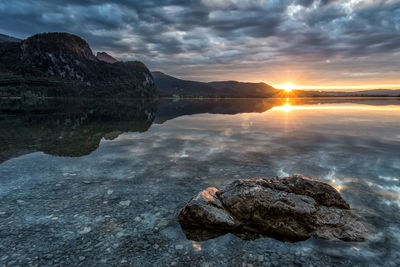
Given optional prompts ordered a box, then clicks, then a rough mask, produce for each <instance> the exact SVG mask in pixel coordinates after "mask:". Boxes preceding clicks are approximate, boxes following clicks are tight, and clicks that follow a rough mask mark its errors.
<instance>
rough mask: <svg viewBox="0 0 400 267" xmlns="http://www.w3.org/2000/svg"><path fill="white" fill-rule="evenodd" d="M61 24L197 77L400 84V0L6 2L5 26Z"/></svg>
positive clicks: (328, 85) (21, 31)
mask: <svg viewBox="0 0 400 267" xmlns="http://www.w3.org/2000/svg"><path fill="white" fill-rule="evenodd" d="M54 31H57V32H69V33H72V34H76V35H79V36H81V37H82V38H84V39H85V40H86V41H88V43H89V44H90V46H91V47H92V49H93V50H94V51H95V52H97V51H105V52H107V53H109V54H111V55H112V56H114V57H116V58H117V59H120V60H140V61H142V62H144V63H145V64H146V65H147V66H148V67H149V68H150V69H151V70H159V71H163V72H165V73H167V74H170V75H173V76H176V77H179V78H184V79H190V80H198V81H215V80H238V81H248V82H260V81H262V82H266V83H268V84H271V85H273V86H275V87H278V88H279V87H284V86H287V84H292V85H293V87H294V88H305V89H317V90H319V89H330V90H356V89H357V90H358V89H371V88H400V0H346V1H344V0H343V1H342V0H281V1H277V0H164V1H157V0H130V1H129V0H125V1H123V0H117V1H109V0H70V1H67V0H1V1H0V33H3V34H7V35H11V36H14V37H18V38H27V37H28V36H30V35H33V34H35V33H40V32H54Z"/></svg>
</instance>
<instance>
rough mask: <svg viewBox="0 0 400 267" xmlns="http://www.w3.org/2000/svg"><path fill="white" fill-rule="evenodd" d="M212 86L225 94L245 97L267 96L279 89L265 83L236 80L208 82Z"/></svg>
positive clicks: (274, 93)
mask: <svg viewBox="0 0 400 267" xmlns="http://www.w3.org/2000/svg"><path fill="white" fill-rule="evenodd" d="M208 84H209V85H211V86H212V87H213V88H215V89H217V90H219V91H221V92H222V93H224V94H227V95H237V96H242V95H243V96H245V97H269V96H273V95H276V94H277V93H278V92H279V91H278V90H277V89H275V88H274V87H272V86H270V85H268V84H266V83H262V82H260V83H247V82H237V81H225V82H209V83H208Z"/></svg>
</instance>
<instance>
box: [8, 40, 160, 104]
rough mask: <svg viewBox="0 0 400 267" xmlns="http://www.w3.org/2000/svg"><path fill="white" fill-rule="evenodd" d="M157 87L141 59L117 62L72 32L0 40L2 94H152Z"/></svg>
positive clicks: (105, 95)
mask: <svg viewBox="0 0 400 267" xmlns="http://www.w3.org/2000/svg"><path fill="white" fill-rule="evenodd" d="M155 94H156V86H155V84H154V82H153V78H152V75H151V73H150V71H149V70H148V69H147V67H146V66H145V65H144V64H143V63H141V62H138V61H128V62H116V63H113V64H110V63H107V62H104V61H102V60H99V59H98V58H96V56H94V54H93V52H92V50H91V48H90V46H89V45H88V43H87V42H86V41H85V40H83V39H82V38H80V37H78V36H76V35H72V34H68V33H43V34H36V35H33V36H31V37H29V38H28V39H26V40H23V41H19V42H7V43H0V96H57V97H152V96H155Z"/></svg>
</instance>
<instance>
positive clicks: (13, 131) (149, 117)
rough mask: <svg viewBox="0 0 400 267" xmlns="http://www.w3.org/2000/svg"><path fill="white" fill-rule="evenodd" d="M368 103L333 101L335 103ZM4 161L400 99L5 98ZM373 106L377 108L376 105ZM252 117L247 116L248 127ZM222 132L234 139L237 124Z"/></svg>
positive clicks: (0, 154)
mask: <svg viewBox="0 0 400 267" xmlns="http://www.w3.org/2000/svg"><path fill="white" fill-rule="evenodd" d="M349 101H351V102H352V103H362V104H365V105H353V106H351V105H344V106H343V105H342V106H340V105H334V103H346V102H349ZM0 103H1V105H0V128H1V129H2V131H1V133H0V162H3V161H5V160H7V159H10V158H12V157H15V156H19V155H23V154H26V153H30V152H34V151H41V152H45V153H47V154H50V155H57V156H69V157H79V156H84V155H87V154H90V153H91V152H92V151H94V150H95V149H96V148H97V147H98V146H99V143H100V141H101V139H102V138H104V139H106V140H112V139H114V138H116V137H118V136H119V135H120V134H121V133H124V132H145V131H147V130H148V129H149V128H150V127H151V125H152V124H153V123H156V124H162V123H164V122H165V121H167V120H172V119H174V118H177V117H180V116H185V115H194V114H203V113H209V114H232V115H233V114H238V113H263V112H266V111H268V110H282V111H287V112H288V111H292V110H307V109H314V110H315V109H320V110H322V109H332V110H340V109H343V110H346V111H347V110H351V109H357V110H367V111H368V110H386V111H396V110H399V109H400V106H395V104H399V103H400V101H399V100H396V99H394V100H375V101H373V100H363V99H352V100H349V99H290V98H286V99H246V100H243V99H215V100H210V99H206V100H202V101H198V100H184V101H178V102H174V101H168V100H161V101H145V100H130V101H117V100H108V101H105V100H101V101H96V100H95V101H93V100H92V101H91V100H59V99H58V100H57V99H54V100H49V99H48V100H33V99H31V100H21V99H3V100H0ZM316 104H317V105H316ZM371 105H373V106H371ZM251 125H252V121H251V120H249V117H246V116H244V117H243V121H242V123H241V127H242V129H243V130H246V129H249V128H250V127H251ZM222 134H223V135H225V136H227V137H229V136H231V135H232V134H233V131H232V128H225V129H223V130H222Z"/></svg>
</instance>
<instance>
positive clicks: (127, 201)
mask: <svg viewBox="0 0 400 267" xmlns="http://www.w3.org/2000/svg"><path fill="white" fill-rule="evenodd" d="M119 204H120V205H121V206H124V207H128V206H129V205H131V201H130V200H124V201H121V202H119Z"/></svg>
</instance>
